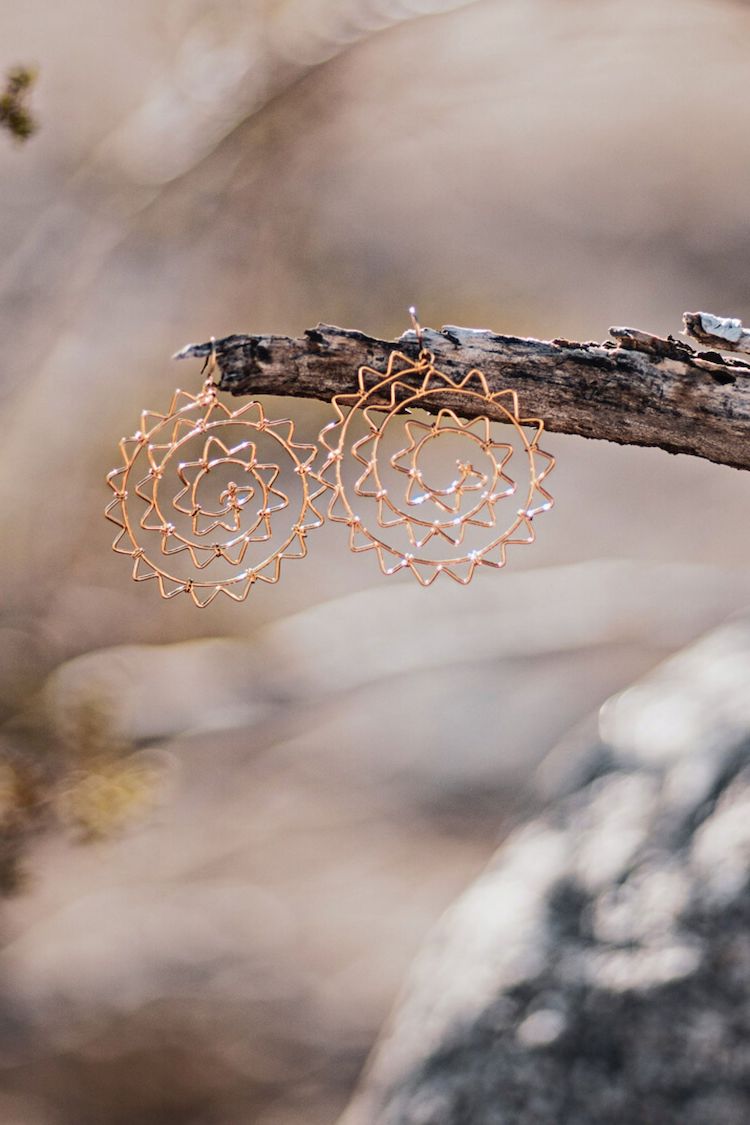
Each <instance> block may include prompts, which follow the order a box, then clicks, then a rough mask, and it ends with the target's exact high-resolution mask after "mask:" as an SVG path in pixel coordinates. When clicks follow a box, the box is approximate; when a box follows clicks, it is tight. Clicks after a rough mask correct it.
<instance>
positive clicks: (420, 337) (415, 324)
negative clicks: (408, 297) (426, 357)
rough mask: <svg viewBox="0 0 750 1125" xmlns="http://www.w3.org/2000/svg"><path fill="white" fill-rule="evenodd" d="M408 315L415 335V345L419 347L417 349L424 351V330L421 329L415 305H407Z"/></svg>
mask: <svg viewBox="0 0 750 1125" xmlns="http://www.w3.org/2000/svg"><path fill="white" fill-rule="evenodd" d="M409 317H410V319H411V325H412V328H413V329H414V333H415V335H416V337H417V345H418V347H419V350H420V352H421V351H424V332H423V331H422V325H421V324H420V323H419V318H418V316H417V309H416V306H415V305H410V306H409Z"/></svg>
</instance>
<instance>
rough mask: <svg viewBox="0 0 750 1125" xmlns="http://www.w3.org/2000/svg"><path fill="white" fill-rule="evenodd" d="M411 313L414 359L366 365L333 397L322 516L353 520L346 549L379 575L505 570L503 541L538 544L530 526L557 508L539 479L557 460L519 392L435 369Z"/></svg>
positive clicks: (425, 576)
mask: <svg viewBox="0 0 750 1125" xmlns="http://www.w3.org/2000/svg"><path fill="white" fill-rule="evenodd" d="M409 311H410V315H411V317H412V323H413V325H414V330H415V333H416V337H417V343H418V346H419V355H418V358H417V360H416V361H414V360H413V359H409V358H408V356H406V355H403V354H402V353H401V352H392V353H391V355H390V356H389V358H388V365H387V369H386V371H385V373H383V372H382V371H376V370H375V369H373V368H371V367H361V368H360V369H359V372H358V382H359V389H358V391H357V392H356V393H354V394H345V395H337V396H336V398H334V400H333V406H334V409H335V411H336V415H337V417H336V420H335V421H334V422H332V423H330V424H329V425H328V426H326V427H325V428H324V429H323V431H322V433H321V435H320V441H321V443H322V445H323V446H324V448H325V449H326V450H327V451H328V456H327V459H326V461H325V464H324V465H323V469H322V471H321V477H322V479H323V481H324V482H325V484H326V485H327V487H328V488H330V489H332V491H333V496H332V498H331V501H330V505H329V511H328V515H329V518H330V519H332V520H334V521H336V522H338V523H344V524H346V525H347V526H348V527H349V546H350V548H351V550H352V551H354V552H360V551H375V553H376V555H377V558H378V562H379V565H380V569H381V570H382V571H383V573H384V574H394V573H396V572H398V571H401V570H409V571H411V573H412V574H413V575H414V577H415V578H416V579H417V581H418V582H419V583H420V584H421V585H422V586H430V585H431V584H432V583H433V582H434V581H435V579H436V578H437V577H438V576H439V575H440V574H446V575H448V577H449V578H452V579H453V580H454V581H456V582H459V583H461V584H462V585H468V583H469V582H470V581H471V579H472V577H473V575H474V572H475V571H476V569H477V567H480V566H489V567H495V568H499V567H502V566H504V565H505V562H506V552H507V548H508V547H509V546H511V545H513V544H521V543H532V542H533V541H534V539H535V533H534V528H533V524H532V521H533V520H534V519H535V518H536V517H537V516H538V515H540V514H541V513H542V512H547V511H549V509H550V508H551V507H552V504H553V500H552V497H551V496H550V494H549V492H547V490H546V488H545V487H544V485H543V481H544V480H545V479H546V477H547V476H548V475H549V473H550V472H551V471H552V469H553V467H554V464H555V459H554V457H553V456H552V455H551V454H550V453H545V452H544V451H543V450H542V449H541V448H540V446H539V441H540V438H541V436H542V433H543V430H544V423H543V422H542V421H541V420H540V419H539V418H524V417H523V416H522V415H521V412H520V408H519V404H518V395H517V394H516V392H515V391H513V390H502V391H494V392H491V391H490V389H489V385H488V382H487V379H486V377H485V375H483V374H482V372H481V371H478V370H477V369H476V368H473V369H472V370H471V371H468V372H467V373H466V375H465V376H463V377H462V378H460V379H459V380H456V379H453V378H451V377H450V376H449V375H446V374H444V373H443V372H441V371H439V370H438V368H436V367H435V357H434V355H433V354H432V353H431V352H430V351H427V350H426V349H425V348H424V347H423V333H422V329H421V327H420V325H419V322H418V321H417V318H416V310H414V309H410V310H409ZM425 411H426V412H429V413H428V414H425V413H423V412H425ZM404 415H406V421H405V422H404V420H403V418H404ZM429 415H432V417H431V418H430V417H429ZM496 423H501V424H502V423H504V425H496ZM501 429H502V431H503V432H502V433H499V432H498V431H499V430H501ZM519 463H522V465H523V469H522V474H523V476H524V477H526V478H527V479H526V480H525V481H524V483H523V489H522V492H521V493H520V494H521V495H522V496H523V499H522V502H521V505H520V507H519V505H518V496H519V484H518V482H517V480H516V469H515V466H516V465H517V464H519Z"/></svg>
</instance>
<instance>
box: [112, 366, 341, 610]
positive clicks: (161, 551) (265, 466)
mask: <svg viewBox="0 0 750 1125" xmlns="http://www.w3.org/2000/svg"><path fill="white" fill-rule="evenodd" d="M237 427H244V428H246V430H247V431H248V437H247V438H246V439H244V440H242V441H240V442H236V441H235V442H234V443H233V444H228V442H227V440H225V437H227V438H228V437H229V435H236V433H237ZM260 434H264V435H267V437H268V438H270V439H272V440H273V441H275V442H276V443H277V444H278V446H279V447H280V451H283V453H284V455H285V456H286V457H288V458H289V459H290V460H291V462H292V465H293V468H294V472H295V473H296V474H297V476H298V478H299V481H300V491H301V501H300V507H299V510H298V511H297V514H296V517H292V521H291V526H290V529H289V531H288V533H285V535H284V538H283V543H282V545H281V546H280V547H278V548H276V549H270V548H269V550H268V552H267V553H266V554H265V555H264V556H263V558H262V559H261V560H260V561H259V562H257V563H255V564H254V565H252V566H243V564H244V560H245V556H246V554H247V551H248V548H249V547H250V545H251V544H259V543H260V544H262V543H267V542H269V541H270V540H271V539H272V536H273V532H272V527H271V518H272V516H274V515H275V514H276V513H277V512H283V511H285V510H286V509H287V508H289V507H290V503H291V501H290V498H289V497H288V496H287V495H286V494H285V493H284V492H282V491H281V489H280V488H279V487H278V486H277V478H278V476H279V474H280V472H281V470H280V468H279V466H278V465H276V464H272V463H268V462H261V461H258V459H257V443H256V441H255V440H253V439H254V438H256V437H257V436H258V435H260ZM222 435H225V436H222ZM196 439H197V440H198V441H200V440H201V439H203V444H202V448H201V451H200V455H199V456H198V457H194V456H193V457H192V458H189V459H186V460H178V462H177V478H178V481H179V483H180V484H181V485H182V487H181V489H180V490H179V491H178V492H177V493H176V494H175V495H174V496H173V497H172V498H171V499H167V500H166V502H165V500H164V498H163V497H162V495H161V493H160V483H161V481H162V480H163V478H164V476H165V473H166V472H167V470H168V469H171V468H172V467H173V466H172V465H171V464H170V462H172V461H173V459H174V458H178V459H179V457H180V453H181V452H182V451H183V450H185V451H186V450H187V449H188V446H189V443H190V442H195V441H196ZM120 452H121V454H122V457H123V460H124V464H123V465H122V466H121V467H120V468H117V469H112V471H111V472H110V473H108V475H107V483H108V485H109V487H110V488H111V489H112V491H113V492H114V498H113V499H112V500H111V501H110V503H109V504H108V505H107V507H106V509H105V515H106V517H107V519H108V520H110V521H111V522H112V523H113V524H115V526H116V527H117V528H118V529H119V530H118V534H117V536H116V538H115V540H114V542H113V544H112V547H113V550H114V551H116V552H117V554H121V555H128V556H130V558H132V559H133V570H132V577H133V579H134V580H135V581H136V582H144V581H148V580H150V579H154V580H155V581H156V583H157V586H158V589H159V593H160V594H161V596H162V597H163V598H173V597H176V596H177V595H178V594H188V595H189V596H190V598H191V600H192V601H193V603H194V604H195V605H196V606H199V607H200V608H203V607H205V606H207V605H210V603H211V602H212V601H213V600H214V598H216V597H218V595H219V594H225V595H226V596H227V597H229V598H231V599H232V600H233V601H237V602H242V601H244V600H245V599H246V598H247V596H248V594H249V593H250V590H251V589H252V587H253V586H254V585H255V583H256V582H268V583H273V582H278V580H279V577H280V573H281V564H282V562H283V560H284V559H297V558H304V557H305V555H306V554H307V543H306V536H307V533H308V531H310V530H312V529H313V528H316V527H320V525H321V524H322V523H323V516H322V515H321V513H320V512H319V511H318V510H317V509H316V507H315V501H316V500H317V498H318V497H319V496H320V494H321V493H322V492H323V491H325V486H324V485H323V482H322V481H321V479H320V477H319V475H318V474H317V473H316V472H314V471H313V468H312V462H313V460H314V458H315V456H316V454H317V448H316V447H315V446H314V445H306V444H302V443H300V442H296V441H295V440H294V423H293V422H292V421H291V420H290V419H287V418H283V419H277V420H275V421H271V420H269V419H268V418H266V416H265V413H264V411H263V407H262V406H261V404H260V403H259V402H255V401H253V402H249V403H246V404H245V405H244V406H241V407H239V408H238V409H237V410H234V411H232V410H230V409H229V408H228V407H227V406H225V405H224V404H223V403H221V402H219V401H218V399H217V388H216V386H215V385H214V384H213V382H212V381H211V372H210V371H209V376H208V378H207V379H206V382H205V384H204V387H203V389H202V391H201V392H200V393H199V394H197V395H191V394H189V393H188V392H187V391H179V390H178V391H176V392H175V394H174V396H173V398H172V402H171V404H170V406H169V409H168V411H167V412H166V414H157V413H155V412H154V411H149V410H144V411H143V412H142V414H141V428H140V430H138V431H136V433H135V434H133V435H132V436H131V437H128V438H123V439H122V441H121V442H120ZM226 465H229V466H231V470H232V476H235V475H236V476H237V477H238V479H239V480H243V479H244V480H245V481H246V482H247V483H237V482H236V481H234V480H230V481H228V482H227V484H226V486H225V488H224V489H223V490H222V491H221V493H220V494H219V497H218V506H217V505H216V504H215V503H214V504H212V505H210V506H205V504H202V503H201V499H200V494H201V485H202V484H203V483H204V482H206V480H207V478H208V477H210V474H211V473H212V472H213V471H215V470H217V469H218V468H219V467H220V466H226ZM235 470H236V472H235ZM138 501H140V502H141V505H142V506H143V507H144V511H143V514H141V515H140V516H137V515H136V514H134V512H133V507H134V505H135V504H136V503H137V502H138ZM168 504H171V507H172V508H173V509H174V511H175V513H179V514H180V515H179V517H173V518H176V519H178V520H179V518H180V517H183V522H184V519H185V518H187V519H189V521H190V529H191V531H190V533H188V534H186V533H185V532H184V531H181V530H179V528H178V526H177V525H176V523H175V522H173V521H172V520H171V519H170V518H169V516H170V515H171V513H170V512H169V509H168V507H167V505H168ZM256 505H257V507H256ZM253 509H255V510H254V511H253ZM243 523H244V524H245V526H244V529H243ZM219 532H222V533H224V532H225V533H226V536H224V537H223V538H218V539H217V538H216V535H217V533H219ZM149 533H150V534H149ZM208 536H210V537H211V538H210V540H209V539H208V538H207V537H208ZM182 552H186V553H187V555H188V557H189V559H190V562H191V563H192V565H193V567H194V568H195V569H196V571H197V572H198V576H197V577H191V578H187V579H186V578H182V577H178V576H177V575H176V574H175V573H174V571H173V569H172V568H171V567H170V563H169V559H170V556H173V555H178V554H181V553H182ZM217 559H221V560H223V561H224V562H225V563H227V564H228V565H229V566H231V567H236V568H238V570H237V572H236V573H230V574H229V575H228V576H227V577H224V578H221V579H216V578H214V579H211V578H209V577H208V575H206V576H203V573H202V572H203V571H204V570H206V568H207V567H208V566H210V564H211V563H212V562H215V561H216V560H217Z"/></svg>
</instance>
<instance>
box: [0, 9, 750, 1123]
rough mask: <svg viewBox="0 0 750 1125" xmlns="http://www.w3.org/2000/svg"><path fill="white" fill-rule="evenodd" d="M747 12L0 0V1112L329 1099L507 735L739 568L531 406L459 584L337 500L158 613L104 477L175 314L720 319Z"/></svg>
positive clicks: (526, 330)
mask: <svg viewBox="0 0 750 1125" xmlns="http://www.w3.org/2000/svg"><path fill="white" fill-rule="evenodd" d="M749 40H750V8H749V7H748V6H747V5H746V4H745V3H743V2H741V0H683V2H682V3H680V4H677V3H675V2H674V0H649V2H646V0H627V2H625V0H474V2H466V0H464V2H461V3H457V2H450V0H442V2H438V0H221V2H211V0H166V2H164V3H161V4H158V5H154V4H152V3H148V2H147V0H131V2H130V3H128V4H125V5H123V4H113V3H101V2H100V0H97V2H94V0H69V2H68V3H66V4H65V5H54V4H52V3H50V2H49V0H46V2H44V0H31V2H28V3H24V4H10V3H7V4H5V5H4V6H3V7H2V9H0V66H1V67H2V70H3V72H4V73H7V72H8V71H9V70H10V69H11V68H12V67H13V66H15V65H17V64H18V63H19V62H26V61H28V62H30V63H33V66H34V67H35V68H37V69H38V73H39V77H38V80H37V86H36V88H35V89H34V91H33V110H34V114H35V117H36V118H38V121H39V123H40V130H39V132H38V134H37V135H35V136H34V137H32V138H31V140H30V142H29V143H28V144H27V145H24V146H22V147H21V146H18V145H15V144H13V143H12V140H11V138H10V137H9V136H8V135H7V134H6V133H3V134H2V135H0V215H1V216H2V222H1V223H0V294H1V295H2V300H1V301H0V334H1V336H2V341H3V349H2V367H1V371H0V427H1V429H2V435H3V442H2V453H1V454H0V541H1V542H2V548H3V550H2V580H3V591H4V598H3V605H2V613H1V615H0V708H2V716H3V727H2V730H0V746H1V748H2V760H1V762H0V884H1V885H2V888H3V890H4V892H5V895H6V897H5V901H4V902H3V923H2V951H0V1120H1V1121H2V1122H3V1123H4V1125H48V1123H51V1125H120V1123H124V1122H128V1123H131V1122H138V1123H143V1125H148V1123H154V1125H169V1123H171V1122H180V1123H183V1122H184V1123H187V1122H189V1123H195V1125H198V1123H200V1125H235V1123H237V1122H239V1121H243V1122H244V1121H253V1122H257V1123H259V1125H301V1123H302V1122H305V1123H306V1125H311V1123H312V1125H314V1123H315V1122H321V1123H322V1122H330V1121H331V1120H332V1119H335V1117H336V1115H337V1112H338V1110H339V1109H340V1108H341V1107H343V1105H344V1104H345V1102H346V1099H347V1097H348V1094H349V1092H350V1090H351V1089H352V1086H353V1084H354V1082H355V1080H356V1076H357V1073H358V1072H359V1070H360V1068H361V1066H362V1063H363V1060H364V1059H365V1057H366V1054H367V1051H368V1050H369V1048H370V1047H371V1045H372V1043H373V1040H374V1038H375V1035H376V1034H377V1030H378V1027H379V1026H380V1024H381V1022H382V1020H383V1018H384V1017H385V1015H386V1013H387V1011H388V1009H389V1006H390V1005H391V1003H392V1001H393V998H394V996H395V993H396V990H397V988H398V984H399V981H400V979H401V978H402V975H403V972H404V970H405V967H406V965H407V964H408V962H409V960H410V958H411V957H412V956H413V954H414V952H415V951H416V949H417V948H418V945H419V943H420V941H421V939H422V938H423V936H424V934H425V932H426V930H427V928H428V927H429V925H430V924H431V923H432V921H433V920H434V919H435V918H436V917H437V915H438V914H439V912H440V911H441V910H442V909H443V908H444V906H445V905H447V903H448V902H449V901H450V900H451V898H452V897H453V896H454V895H455V894H456V893H457V892H458V891H459V890H460V889H461V888H462V887H463V886H464V885H465V884H466V882H467V881H468V880H469V879H470V878H471V877H472V876H473V875H474V874H475V873H476V872H477V871H478V870H479V869H480V867H481V865H482V863H483V862H484V861H485V860H486V859H487V858H488V857H489V855H490V854H491V852H492V850H493V848H494V847H495V846H496V844H497V842H498V840H499V839H500V838H501V837H502V836H503V834H504V833H505V832H506V831H507V828H508V826H509V825H510V824H511V823H512V821H513V820H514V818H518V817H519V816H521V815H523V813H524V812H525V811H527V810H528V809H529V808H530V807H531V805H532V804H533V801H534V799H535V798H533V797H532V795H531V788H530V779H531V777H532V774H533V772H534V771H535V769H536V767H537V765H538V764H539V763H540V761H541V760H542V758H543V757H544V756H545V755H546V754H547V752H548V751H550V750H551V749H552V748H553V747H554V746H556V745H558V744H560V740H561V739H562V738H563V736H565V739H566V741H564V742H563V743H562V744H561V747H562V748H561V749H558V751H557V753H556V756H555V757H554V758H553V759H552V760H553V761H557V762H559V761H560V757H561V755H562V758H563V759H564V758H565V755H566V754H568V753H570V754H572V753H573V748H574V746H575V742H576V738H577V737H579V735H577V734H576V733H575V731H576V730H578V731H581V730H584V729H586V730H588V729H589V726H587V724H589V723H590V721H591V720H589V719H588V718H587V716H591V715H593V714H595V713H596V709H597V707H598V706H599V705H600V704H601V703H602V702H603V701H604V700H605V699H606V698H607V696H608V695H609V694H610V693H611V692H613V691H616V690H618V689H619V688H622V687H623V686H625V685H626V684H627V683H628V682H629V681H630V680H631V679H632V678H634V677H635V676H637V675H638V674H640V673H641V672H643V671H644V670H646V669H648V668H650V667H652V666H653V665H654V664H655V663H656V662H657V661H658V660H659V659H661V658H662V657H663V656H664V655H666V654H668V653H669V652H671V651H673V650H674V649H675V648H677V647H679V646H680V645H681V644H683V643H685V642H687V641H688V640H689V639H691V638H692V637H694V636H696V635H698V634H699V633H700V632H701V631H702V630H704V629H706V628H708V627H710V626H711V625H712V624H714V623H716V622H717V621H719V620H721V619H722V618H723V617H725V616H726V615H727V614H729V613H731V612H732V611H733V610H735V609H737V608H739V607H741V606H742V605H744V604H747V602H748V600H749V598H750V575H748V574H747V571H746V562H747V558H748V547H749V546H750V530H749V527H750V525H749V523H748V520H747V516H746V513H747V486H746V481H745V480H744V478H743V477H742V475H741V474H739V473H737V472H734V471H733V470H730V469H726V468H720V467H718V466H713V465H708V464H703V463H701V462H698V461H694V460H690V459H688V458H685V457H677V458H675V457H670V456H668V455H667V454H664V453H661V452H658V451H654V450H638V449H628V448H616V447H609V446H606V445H604V444H602V443H597V442H591V441H589V442H584V441H582V440H579V439H576V438H570V437H561V436H557V435H554V436H552V437H550V439H549V442H548V445H549V448H550V450H551V451H552V452H554V453H555V454H556V455H557V456H558V458H559V467H558V469H557V470H556V471H555V474H554V477H553V478H552V479H551V482H550V484H551V489H552V491H553V493H554V495H555V496H556V499H557V507H556V509H555V511H554V513H553V514H552V515H551V516H550V517H549V518H548V519H547V520H546V521H545V523H544V526H543V527H541V528H540V539H539V542H538V543H537V545H536V546H535V547H534V548H533V550H530V549H517V551H516V554H515V555H512V557H511V561H510V564H509V567H508V570H507V571H505V572H502V573H500V574H494V573H489V574H480V575H479V576H478V578H477V579H476V580H475V582H474V583H473V584H472V586H471V587H470V588H468V589H466V590H459V589H457V588H456V589H453V588H451V589H446V588H442V589H441V588H440V587H439V586H438V587H434V588H432V589H431V590H429V591H423V590H420V589H418V588H413V587H412V585H411V584H410V582H409V580H408V578H405V579H404V580H403V581H402V580H400V579H393V580H390V581H388V580H385V579H383V578H382V577H381V576H380V575H379V573H378V572H377V568H376V566H375V564H374V561H373V560H372V559H370V557H369V556H365V557H361V556H358V557H352V556H350V555H349V553H348V551H347V549H346V536H345V534H344V533H343V532H342V529H341V528H340V527H336V526H334V527H331V528H327V529H324V530H323V531H322V532H319V533H317V534H316V535H315V536H314V537H311V539H310V547H311V551H310V557H309V558H308V559H307V560H306V561H305V563H290V564H288V565H287V569H286V571H285V573H284V576H283V581H282V582H281V583H280V584H279V585H278V586H277V587H263V588H262V589H261V588H258V589H257V590H256V591H253V594H252V596H251V598H250V599H249V601H248V602H247V603H246V604H245V605H243V606H239V607H238V606H235V605H233V604H220V603H219V602H216V603H214V604H213V605H212V606H211V607H210V609H208V610H206V611H204V612H202V613H199V612H197V611H192V607H190V606H188V605H186V604H182V603H176V602H170V603H162V602H160V601H159V599H158V598H157V596H156V591H155V590H153V589H151V588H150V586H148V585H147V586H145V587H144V586H137V587H136V586H134V585H133V584H132V583H130V579H129V577H128V567H127V565H126V564H125V563H124V561H123V559H121V558H118V557H115V556H113V555H112V554H111V552H110V550H109V545H110V542H111V538H112V533H111V531H110V527H109V525H106V524H105V522H104V520H103V519H102V509H103V507H104V504H105V503H106V499H107V496H106V489H105V487H104V483H103V478H104V474H105V473H106V471H107V470H108V469H109V468H111V467H112V466H114V465H115V464H116V463H117V460H118V454H117V446H116V443H117V439H118V438H119V437H120V436H121V435H122V434H124V433H129V432H132V430H133V429H134V428H135V426H136V424H137V419H138V414H139V411H140V409H141V408H143V407H145V406H148V407H151V408H153V409H157V410H158V409H159V408H160V407H161V406H162V405H163V406H164V407H166V405H167V404H168V402H169V399H170V396H171V392H172V388H173V386H174V384H175V383H180V384H181V385H183V386H185V387H186V388H188V389H191V390H192V389H193V387H197V386H198V384H199V379H200V375H199V368H198V365H195V366H194V367H191V366H187V365H180V366H179V367H178V365H176V364H171V363H170V361H169V356H170V355H171V354H172V353H173V352H174V351H176V350H177V349H178V348H179V347H181V346H182V345H184V344H185V343H187V342H188V341H191V340H193V341H195V340H205V339H207V338H208V337H209V336H211V335H215V336H221V335H224V334H228V333H231V332H234V331H252V332H264V331H273V332H282V333H286V334H294V333H299V332H301V331H302V330H303V329H304V328H306V327H310V326H312V325H314V324H315V323H316V322H318V321H320V320H323V321H327V322H332V323H339V324H343V325H345V326H347V327H356V328H361V329H363V330H365V331H368V332H371V333H373V334H376V335H383V336H395V335H397V334H399V333H400V332H402V331H403V330H404V329H405V328H406V327H407V326H408V324H407V317H406V308H407V306H408V305H409V304H410V303H412V302H416V303H418V305H419V308H420V312H421V315H422V319H423V320H424V322H425V323H428V324H431V325H434V326H439V325H440V324H441V323H453V324H465V325H470V326H473V327H483V326H486V327H491V328H493V329H496V330H498V331H503V332H509V333H515V334H531V335H538V336H542V337H554V336H557V335H561V336H565V337H567V338H570V339H576V338H578V339H588V338H603V337H604V336H605V335H606V332H607V328H608V326H609V325H610V324H631V325H635V326H637V327H640V328H644V329H647V330H649V331H654V332H660V333H666V332H670V331H671V332H675V331H676V330H677V329H678V327H679V325H680V317H681V314H682V311H683V310H684V309H687V308H690V309H695V308H706V309H710V310H711V311H713V312H716V313H721V314H727V315H737V316H742V317H744V318H745V320H746V321H747V320H748V319H750V307H749V306H750V275H749V274H748V270H747V254H748V246H749V245H750V217H749V215H748V207H747V200H748V197H749V191H748V189H749V188H750V182H749V180H750V171H749V169H750V129H748V120H747V118H748V115H749V114H750V110H749V109H747V108H746V100H745V99H743V98H742V97H741V96H739V94H740V93H741V91H742V90H743V89H744V81H745V79H746V77H747V76H748V69H749V68H750V62H749V61H748V51H747V45H748V41H749ZM268 411H269V413H272V412H274V411H276V412H279V411H281V412H283V413H284V414H289V413H291V414H293V416H294V417H295V419H297V422H298V425H299V428H300V429H299V432H300V436H302V438H303V440H304V439H307V440H311V439H313V438H314V436H315V435H316V434H317V432H318V429H319V427H320V425H321V424H322V423H324V422H325V421H327V420H328V419H329V417H330V410H329V409H328V408H327V407H326V406H325V405H324V404H311V403H301V402H300V403H297V402H290V401H276V402H274V401H271V402H269V403H268ZM571 729H572V730H573V731H574V733H573V735H570V734H566V732H569V731H570V730H571ZM546 768H547V767H546Z"/></svg>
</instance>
